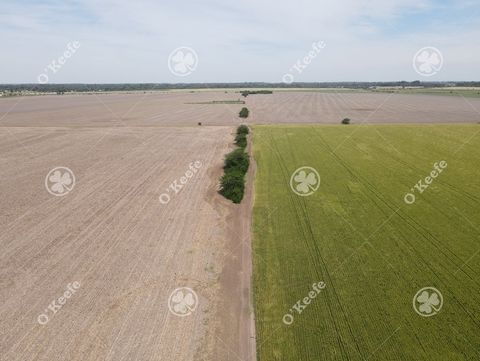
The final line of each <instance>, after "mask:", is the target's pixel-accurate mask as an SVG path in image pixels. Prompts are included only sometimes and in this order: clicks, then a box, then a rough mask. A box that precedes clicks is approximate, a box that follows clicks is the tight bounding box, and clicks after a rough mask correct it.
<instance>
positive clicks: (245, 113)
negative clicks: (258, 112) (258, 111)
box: [238, 107, 250, 118]
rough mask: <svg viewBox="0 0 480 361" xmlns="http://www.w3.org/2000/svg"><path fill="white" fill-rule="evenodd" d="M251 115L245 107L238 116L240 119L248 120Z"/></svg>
mask: <svg viewBox="0 0 480 361" xmlns="http://www.w3.org/2000/svg"><path fill="white" fill-rule="evenodd" d="M249 113H250V112H249V111H248V109H247V108H245V107H244V108H242V110H240V113H238V116H239V117H240V118H248V114H249Z"/></svg>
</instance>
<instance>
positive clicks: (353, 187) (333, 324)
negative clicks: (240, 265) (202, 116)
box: [253, 125, 480, 361]
mask: <svg viewBox="0 0 480 361" xmlns="http://www.w3.org/2000/svg"><path fill="white" fill-rule="evenodd" d="M479 132H480V126H479V125H433V126H432V125H418V126H417V125H416V126H412V125H398V126H397V125H375V126H374V125H365V126H362V125H360V126H352V125H350V126H328V125H327V126H255V127H254V131H253V134H254V141H253V144H254V157H255V161H256V163H257V174H256V180H255V205H254V225H253V227H254V230H253V232H254V241H253V250H254V260H253V262H254V304H255V316H256V330H257V331H256V332H257V351H258V359H259V360H260V361H274V360H282V361H289V360H292V361H307V360H308V361H310V360H312V361H322V360H368V361H374V360H378V361H386V360H435V361H438V360H448V361H456V360H479V359H480V278H479V273H480V254H479V253H477V252H479V250H480V202H479V201H480V181H479V170H478V164H479V162H478V160H479V159H480V133H479ZM442 160H443V161H446V162H447V164H448V167H447V168H446V169H445V170H444V171H443V173H441V174H440V175H439V176H438V178H436V179H435V180H434V181H433V183H432V184H431V185H430V186H429V188H428V189H427V190H425V191H424V192H423V193H422V194H419V193H418V192H415V193H416V195H417V197H416V201H415V203H414V204H411V205H408V204H406V203H405V202H404V196H405V194H406V193H409V192H411V191H410V190H411V188H413V187H414V186H415V184H416V183H417V182H418V181H419V180H420V179H423V178H425V177H427V176H428V175H429V174H430V172H431V171H432V169H433V164H434V163H435V162H438V161H442ZM302 166H310V167H313V168H315V169H316V170H317V171H318V172H319V174H320V177H321V183H320V187H319V189H318V190H317V191H316V192H315V193H314V194H312V195H311V196H308V197H300V196H298V195H296V194H295V193H294V192H292V190H291V188H290V177H291V175H292V173H294V171H295V170H296V169H297V168H299V167H302ZM320 281H323V282H325V283H326V285H327V286H326V289H325V290H324V291H323V292H322V293H320V294H319V295H318V296H317V298H315V299H314V300H313V301H312V302H311V303H310V304H309V305H308V307H307V308H306V309H305V310H304V311H303V312H302V313H301V314H298V313H293V314H294V322H293V323H292V324H291V325H285V324H284V323H283V322H282V317H283V316H284V315H285V314H286V313H291V312H290V311H289V310H290V309H292V307H293V306H294V305H295V303H296V302H297V301H298V300H300V299H303V298H304V297H306V296H307V295H308V293H309V291H311V290H312V284H313V283H316V282H320ZM428 286H430V287H435V288H437V289H438V290H439V291H440V292H441V294H442V295H443V299H444V304H443V308H442V309H441V310H440V312H439V313H438V314H436V315H435V316H432V317H421V316H419V315H418V314H417V313H416V312H415V311H414V309H413V304H412V303H413V298H414V296H415V294H416V293H417V291H419V290H420V289H422V288H423V287H428Z"/></svg>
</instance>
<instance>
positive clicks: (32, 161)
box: [0, 109, 250, 361]
mask: <svg viewBox="0 0 480 361" xmlns="http://www.w3.org/2000/svg"><path fill="white" fill-rule="evenodd" d="M56 111H57V112H60V109H57V110H56ZM104 111H105V113H103V114H98V116H99V117H110V116H112V115H111V113H110V112H109V111H108V110H107V109H104ZM39 114H41V112H39V113H37V118H36V119H38V120H39V122H41V123H43V126H42V127H34V126H21V127H0V149H1V158H0V161H1V166H2V173H1V178H0V188H1V193H2V207H1V209H0V226H1V229H2V234H1V237H0V244H1V249H2V254H1V256H0V258H1V259H0V265H1V266H0V269H1V278H0V285H1V287H0V300H1V307H0V314H1V320H2V321H1V325H2V327H1V328H0V340H1V342H0V353H1V355H2V356H1V359H2V360H8V361H14V360H33V359H35V360H49V361H53V360H82V361H85V360H99V359H102V360H120V359H123V360H127V359H132V360H133V359H143V360H154V359H165V358H169V357H171V358H172V359H178V360H211V359H214V358H218V359H219V360H220V359H226V357H227V356H226V355H227V354H228V352H231V351H229V350H228V348H231V349H233V350H235V352H240V351H238V348H240V346H239V345H241V344H242V343H241V342H239V340H240V339H241V335H239V334H238V333H237V328H235V326H233V325H235V324H234V322H235V321H237V322H239V320H242V316H241V312H243V311H242V309H246V310H247V316H246V321H243V323H242V324H248V320H249V319H250V314H249V313H248V300H249V291H248V282H247V283H246V284H245V288H242V289H239V288H237V287H232V286H231V285H232V284H235V285H237V284H239V282H240V281H239V277H238V275H237V273H236V271H237V268H235V266H234V264H235V263H234V262H235V261H234V260H231V258H233V257H237V256H238V255H239V253H240V252H242V251H243V249H242V248H241V247H237V244H236V242H235V247H233V246H231V245H230V243H229V242H228V240H230V239H232V242H234V241H236V240H237V239H236V237H246V236H247V233H242V230H241V229H238V228H237V227H233V226H232V227H227V226H226V217H227V216H231V211H232V207H231V206H230V204H229V202H228V201H227V200H224V199H223V198H222V197H221V196H220V195H218V194H216V184H217V182H218V179H219V177H220V175H221V172H222V165H223V155H224V154H225V153H226V152H227V151H228V150H229V148H230V146H231V143H232V142H233V137H234V135H233V131H234V128H230V127H209V128H208V127H195V128H194V127H165V128H163V127H156V128H154V127H148V128H145V127H124V126H121V125H120V124H121V123H120V121H119V120H118V119H116V118H114V119H115V121H112V122H116V124H118V126H117V127H114V126H111V127H107V128H99V127H72V126H68V125H69V124H71V123H70V119H69V116H68V114H69V112H68V110H63V111H62V114H63V115H60V114H57V116H58V118H59V119H60V117H61V116H63V119H64V122H63V126H62V127H52V126H46V125H47V124H48V121H49V119H48V118H41V117H39ZM6 118H7V121H8V119H9V118H8V116H7V117H6ZM80 125H81V124H80ZM57 166H66V167H68V168H69V169H71V170H72V172H73V173H74V176H75V181H76V182H75V184H74V186H73V187H72V185H71V184H69V185H68V187H69V189H71V191H70V192H69V193H68V194H65V195H64V196H58V197H56V196H54V195H52V194H49V192H47V189H46V187H45V184H44V180H45V179H46V175H47V173H48V172H49V171H50V170H51V169H52V168H54V167H57ZM189 172H191V173H189ZM182 178H186V179H188V181H187V182H186V183H185V182H183V181H182ZM65 184H67V183H65ZM172 185H173V186H172ZM245 218H246V219H248V218H247V217H245ZM247 230H248V228H247ZM232 233H233V234H232ZM245 239H248V238H245ZM245 259H247V258H245ZM248 259H250V258H248ZM225 262H228V263H229V271H230V272H231V273H232V274H233V275H231V276H230V279H229V280H228V282H227V281H226V280H223V279H224V274H225V272H223V271H222V270H223V267H224V264H225ZM246 277H247V280H248V279H249V278H248V275H247V274H246ZM74 285H79V287H77V288H75V286H74ZM179 287H189V288H191V289H193V290H194V291H195V292H196V294H197V296H198V307H197V309H196V311H195V312H194V313H193V314H192V315H191V316H190V317H177V316H176V315H175V314H172V312H170V311H169V303H168V300H169V295H170V294H171V293H172V292H173V291H174V290H175V289H176V288H179ZM70 289H73V290H74V291H75V292H71V291H70ZM64 294H67V298H68V299H67V301H66V302H65V298H62V297H63V295H64ZM243 295H245V296H243ZM227 298H229V299H230V298H231V299H232V301H231V302H229V304H228V307H229V311H228V312H227V311H224V310H226V306H225V305H223V300H224V299H227ZM245 299H246V302H247V305H246V306H245V305H244V303H245ZM52 302H55V303H52ZM240 302H241V304H240ZM237 303H238V304H237ZM237 305H238V308H241V310H239V309H237ZM230 310H231V311H230ZM230 312H232V314H233V315H235V317H234V319H233V320H232V322H227V324H228V325H229V326H228V327H230V328H229V329H228V332H226V331H224V330H223V328H222V327H223V322H225V321H226V320H229V319H230V318H231V315H230ZM221 321H222V322H221ZM220 330H222V331H220ZM240 332H242V331H240ZM179 335H183V336H182V337H179ZM219 337H220V338H219ZM230 338H231V339H230ZM245 338H246V339H247V340H248V339H249V335H246V336H245ZM226 345H227V346H226ZM167 355H168V356H167Z"/></svg>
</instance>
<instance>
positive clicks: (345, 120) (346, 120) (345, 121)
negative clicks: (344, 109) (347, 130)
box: [342, 118, 350, 124]
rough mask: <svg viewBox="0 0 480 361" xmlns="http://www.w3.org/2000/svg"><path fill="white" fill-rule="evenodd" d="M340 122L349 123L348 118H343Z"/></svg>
mask: <svg viewBox="0 0 480 361" xmlns="http://www.w3.org/2000/svg"><path fill="white" fill-rule="evenodd" d="M342 124H350V118H345V119H343V120H342Z"/></svg>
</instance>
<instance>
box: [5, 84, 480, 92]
mask: <svg viewBox="0 0 480 361" xmlns="http://www.w3.org/2000/svg"><path fill="white" fill-rule="evenodd" d="M448 86H450V87H480V81H475V82H421V81H413V82H407V81H400V82H334V83H319V82H317V83H292V84H285V83H187V84H166V83H139V84H0V91H1V92H39V93H43V92H45V93H65V92H102V91H103V92H112V91H152V90H172V89H192V90H193V89H217V88H227V89H230V88H244V89H245V88H250V89H252V88H253V89H255V88H278V89H288V88H348V89H371V88H375V87H425V88H440V87H448Z"/></svg>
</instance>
